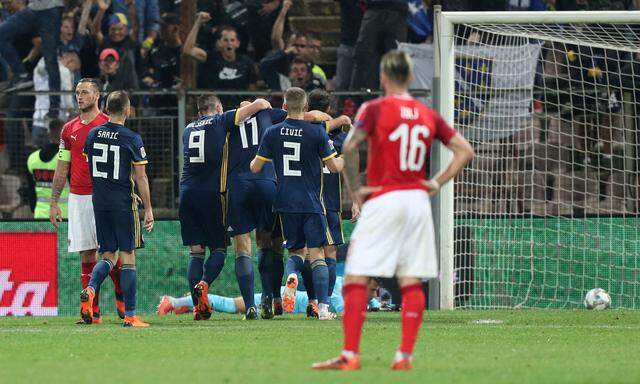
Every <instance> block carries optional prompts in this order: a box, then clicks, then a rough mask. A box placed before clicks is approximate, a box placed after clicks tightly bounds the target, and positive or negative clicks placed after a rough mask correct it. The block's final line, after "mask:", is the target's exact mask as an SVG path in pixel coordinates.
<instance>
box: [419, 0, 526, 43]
mask: <svg viewBox="0 0 640 384" xmlns="http://www.w3.org/2000/svg"><path fill="white" fill-rule="evenodd" d="M515 1H519V0H515ZM524 1H529V0H524ZM407 23H408V27H409V28H408V29H407V41H408V42H409V43H413V44H420V43H424V42H425V41H427V39H430V38H432V37H433V7H432V6H431V0H409V15H408V18H407Z"/></svg>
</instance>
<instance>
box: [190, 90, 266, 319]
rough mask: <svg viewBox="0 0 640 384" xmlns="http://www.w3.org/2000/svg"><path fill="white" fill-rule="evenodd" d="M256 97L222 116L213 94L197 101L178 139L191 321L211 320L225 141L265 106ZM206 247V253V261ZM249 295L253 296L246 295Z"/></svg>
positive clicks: (221, 239)
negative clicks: (194, 116) (207, 251)
mask: <svg viewBox="0 0 640 384" xmlns="http://www.w3.org/2000/svg"><path fill="white" fill-rule="evenodd" d="M270 106H271V105H270V104H269V102H267V101H266V100H263V99H258V100H256V101H254V102H253V103H250V104H249V105H247V106H245V107H241V108H239V109H237V110H231V111H228V112H226V113H223V110H222V104H221V103H220V100H219V99H218V98H217V97H216V96H214V95H204V96H200V97H199V98H198V114H199V118H198V120H196V121H194V122H193V123H191V124H189V125H188V126H187V127H186V128H185V131H184V134H183V136H182V140H183V144H184V168H183V170H182V177H181V179H180V208H179V212H178V214H179V218H180V228H181V233H182V242H183V244H184V245H186V246H189V248H190V254H189V256H190V257H189V264H188V266H187V279H188V281H189V288H190V290H191V296H192V298H193V302H194V305H195V316H194V319H196V320H201V319H208V318H209V317H211V305H210V303H209V300H208V297H207V294H208V290H209V285H210V284H211V283H212V282H213V281H214V280H215V279H216V277H218V275H219V274H220V271H221V270H222V267H223V266H224V259H225V257H226V247H227V234H226V227H225V220H226V218H225V213H226V195H225V194H226V191H227V166H228V150H229V148H228V137H229V133H230V131H231V130H232V129H234V127H235V125H237V124H240V123H241V122H242V121H244V120H245V119H247V118H248V117H250V116H252V115H253V114H255V113H257V112H259V111H260V110H262V109H266V108H269V107H270ZM205 248H209V249H210V252H211V253H210V255H209V258H208V259H207V261H206V262H205V260H204V259H205ZM251 295H252V297H253V293H251Z"/></svg>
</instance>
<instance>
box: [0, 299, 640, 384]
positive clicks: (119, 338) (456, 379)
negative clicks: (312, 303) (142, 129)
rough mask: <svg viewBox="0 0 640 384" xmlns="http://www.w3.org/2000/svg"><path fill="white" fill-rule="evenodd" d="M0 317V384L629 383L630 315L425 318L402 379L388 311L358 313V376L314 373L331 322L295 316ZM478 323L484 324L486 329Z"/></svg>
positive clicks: (639, 347)
mask: <svg viewBox="0 0 640 384" xmlns="http://www.w3.org/2000/svg"><path fill="white" fill-rule="evenodd" d="M74 320H75V319H74V318H70V317H58V318H0V383H27V382H29V383H33V382H39V383H46V384H51V383H88V382H93V383H115V382H121V383H136V384H141V383H257V382H261V383H277V382H281V383H284V382H287V383H303V382H304V383H368V384H374V383H375V384H377V383H404V382H415V383H492V384H493V383H518V384H525V383H639V382H640V362H639V361H638V360H639V359H640V312H631V311H611V310H610V311H603V312H592V311H586V310H573V311H569V310H564V311H560V310H545V311H543V310H527V311H454V312H427V313H426V316H425V322H424V327H423V328H422V331H421V334H420V338H419V341H418V344H417V346H416V352H415V361H414V370H413V371H412V372H391V371H390V370H389V364H390V360H391V358H392V355H393V352H394V349H395V347H396V345H397V343H398V339H399V335H400V323H399V315H398V314H397V313H394V314H391V313H374V314H369V316H368V321H367V323H366V324H365V328H364V335H363V342H362V365H363V369H362V370H361V371H359V372H314V371H312V370H311V369H310V368H309V365H310V364H311V363H312V362H314V361H317V360H321V359H326V358H329V357H334V356H335V355H336V354H337V353H338V352H339V350H340V346H341V337H342V330H341V323H340V322H339V321H335V322H318V321H317V320H310V319H306V318H304V317H302V316H298V315H297V316H285V317H283V318H277V319H274V320H270V321H267V320H259V321H255V322H246V321H241V320H240V317H239V316H231V315H221V314H214V317H213V318H212V319H211V320H210V321H206V322H194V321H193V320H191V317H190V316H189V315H184V316H168V317H162V318H160V317H154V316H147V317H145V320H147V321H149V322H151V323H152V327H151V328H148V329H124V328H122V327H121V326H120V322H119V321H116V319H115V318H113V317H111V318H106V319H105V322H104V323H103V324H101V325H96V326H80V325H74V324H73V322H74ZM489 320H490V321H489Z"/></svg>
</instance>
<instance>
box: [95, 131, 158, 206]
mask: <svg viewBox="0 0 640 384" xmlns="http://www.w3.org/2000/svg"><path fill="white" fill-rule="evenodd" d="M84 153H85V155H86V156H87V161H88V163H89V171H90V173H91V181H92V183H93V208H94V209H95V210H112V211H115V210H135V209H136V208H137V203H135V202H134V200H133V193H134V183H133V165H141V164H147V154H146V153H145V151H144V146H143V144H142V138H141V137H140V135H139V134H137V133H136V132H134V131H132V130H130V129H129V128H127V127H125V126H124V125H121V124H114V123H110V122H107V123H105V124H103V125H99V126H97V127H95V128H93V129H92V130H91V131H90V132H89V134H88V135H87V140H86V142H85V144H84Z"/></svg>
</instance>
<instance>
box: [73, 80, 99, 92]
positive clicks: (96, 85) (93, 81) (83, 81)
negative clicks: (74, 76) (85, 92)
mask: <svg viewBox="0 0 640 384" xmlns="http://www.w3.org/2000/svg"><path fill="white" fill-rule="evenodd" d="M80 83H89V84H92V85H93V86H94V88H95V89H96V92H100V89H101V88H102V83H101V82H100V80H99V79H96V78H95V77H83V78H82V79H80V80H78V84H80ZM78 84H76V86H77V85H78Z"/></svg>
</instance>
